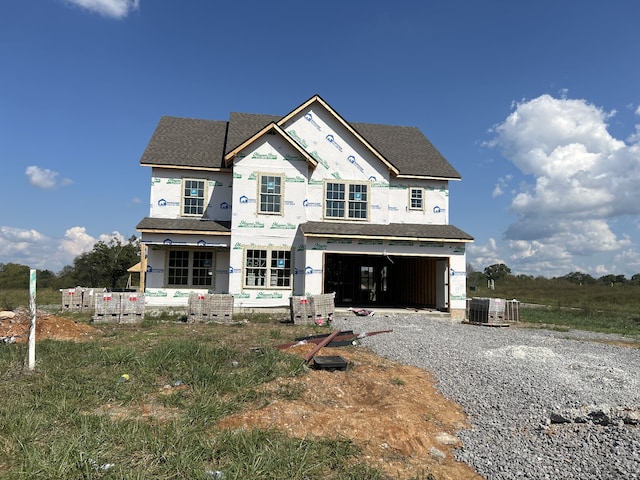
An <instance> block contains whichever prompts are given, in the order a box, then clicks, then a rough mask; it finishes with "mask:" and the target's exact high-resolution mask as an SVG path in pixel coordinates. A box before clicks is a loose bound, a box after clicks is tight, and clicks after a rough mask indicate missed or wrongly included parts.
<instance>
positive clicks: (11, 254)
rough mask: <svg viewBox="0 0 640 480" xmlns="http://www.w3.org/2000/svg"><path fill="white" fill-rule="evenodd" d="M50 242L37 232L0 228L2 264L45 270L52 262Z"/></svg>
mask: <svg viewBox="0 0 640 480" xmlns="http://www.w3.org/2000/svg"><path fill="white" fill-rule="evenodd" d="M50 242H51V239H49V238H48V237H46V236H45V235H43V234H42V233H40V232H38V231H37V230H25V229H20V228H13V227H6V226H0V263H5V264H6V263H17V264H19V265H27V266H29V267H32V268H40V269H45V268H47V267H46V266H45V263H46V262H47V261H50V254H49V252H50V249H49V248H48V246H49V244H50Z"/></svg>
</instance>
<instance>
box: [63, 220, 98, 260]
mask: <svg viewBox="0 0 640 480" xmlns="http://www.w3.org/2000/svg"><path fill="white" fill-rule="evenodd" d="M95 243H96V239H95V238H94V237H92V236H91V235H89V234H88V233H87V229H86V228H84V227H72V228H70V229H68V230H67V231H66V232H65V233H64V238H63V239H62V240H61V241H60V245H59V246H58V251H59V252H60V253H61V254H62V255H64V256H65V257H71V258H75V257H77V256H78V255H82V254H83V253H85V252H88V251H90V250H91V249H92V248H93V245H94V244H95Z"/></svg>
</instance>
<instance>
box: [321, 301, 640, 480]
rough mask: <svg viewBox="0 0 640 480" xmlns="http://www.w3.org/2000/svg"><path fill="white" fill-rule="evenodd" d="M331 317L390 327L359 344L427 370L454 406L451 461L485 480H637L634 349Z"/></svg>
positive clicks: (340, 322)
mask: <svg viewBox="0 0 640 480" xmlns="http://www.w3.org/2000/svg"><path fill="white" fill-rule="evenodd" d="M349 315H352V314H350V313H347V314H343V315H337V316H336V318H335V319H334V321H333V323H332V327H334V328H335V329H340V330H353V331H355V332H358V333H361V332H371V331H377V330H387V329H393V332H392V333H385V334H381V335H375V336H371V337H367V338H364V339H363V340H362V344H363V345H366V346H367V347H370V348H371V349H372V350H373V351H374V352H376V353H377V354H379V355H382V356H385V357H387V358H390V359H393V360H395V361H399V362H401V363H404V364H408V365H415V366H417V367H420V368H423V369H425V370H428V371H430V372H432V373H433V374H434V376H435V377H436V378H437V380H438V388H439V390H440V391H441V392H442V393H443V394H444V395H445V396H447V397H448V398H450V399H452V400H454V401H456V402H457V403H459V404H460V405H462V406H463V407H464V409H465V412H466V413H467V415H468V417H469V421H470V422H471V424H472V427H471V428H469V429H465V430H461V431H459V432H457V434H458V436H459V438H460V439H461V440H462V442H463V444H464V446H463V447H462V448H460V449H459V450H457V451H456V452H457V453H456V456H457V458H458V459H459V460H461V461H463V462H465V463H467V464H468V465H470V466H472V467H473V468H474V469H475V470H476V471H477V472H478V473H479V474H480V475H482V476H484V477H485V478H487V479H514V478H518V479H554V480H555V479H571V480H576V479H590V480H591V479H616V480H618V479H630V480H632V479H640V351H639V350H637V349H632V348H624V347H617V346H613V345H610V344H606V343H602V342H599V341H598V340H601V339H607V338H608V339H611V338H612V337H611V336H606V335H602V334H593V333H589V332H579V331H570V332H553V331H548V330H532V329H524V328H492V327H482V326H474V325H468V324H463V323H461V322H459V321H451V320H447V319H440V318H437V319H436V318H429V317H428V316H427V315H424V314H406V315H404V314H402V315H398V314H389V315H378V314H376V315H377V316H373V317H357V316H349Z"/></svg>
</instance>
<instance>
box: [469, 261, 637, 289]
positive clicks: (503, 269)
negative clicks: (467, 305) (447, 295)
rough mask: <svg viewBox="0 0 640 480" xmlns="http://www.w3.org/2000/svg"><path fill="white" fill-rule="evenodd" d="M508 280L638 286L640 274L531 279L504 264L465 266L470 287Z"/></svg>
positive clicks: (575, 274) (574, 274)
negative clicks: (481, 266) (480, 266)
mask: <svg viewBox="0 0 640 480" xmlns="http://www.w3.org/2000/svg"><path fill="white" fill-rule="evenodd" d="M509 279H519V280H539V281H546V282H555V283H558V282H567V283H571V284H574V285H640V273H636V274H635V275H632V276H631V278H630V279H628V278H626V277H625V276H624V275H613V274H609V275H603V276H602V277H599V278H595V277H592V276H591V275H589V274H588V273H584V272H571V273H567V274H566V275H563V276H561V277H552V278H547V277H542V276H539V277H533V276H531V275H512V274H511V269H510V268H509V267H508V266H507V265H505V264H504V263H496V264H493V265H490V266H488V267H486V268H485V269H484V271H482V272H478V271H476V270H475V269H474V268H473V267H472V266H471V265H467V281H468V284H469V285H471V286H476V285H481V284H483V283H486V282H487V281H488V280H493V281H494V282H500V281H506V280H509Z"/></svg>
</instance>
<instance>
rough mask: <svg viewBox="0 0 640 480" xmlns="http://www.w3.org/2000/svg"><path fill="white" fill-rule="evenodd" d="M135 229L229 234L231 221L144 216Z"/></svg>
mask: <svg viewBox="0 0 640 480" xmlns="http://www.w3.org/2000/svg"><path fill="white" fill-rule="evenodd" d="M136 230H138V231H140V232H143V233H190V234H193V233H202V234H206V235H231V222H224V221H213V220H200V219H199V218H154V217H145V218H143V219H142V220H140V222H139V223H138V225H136Z"/></svg>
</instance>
